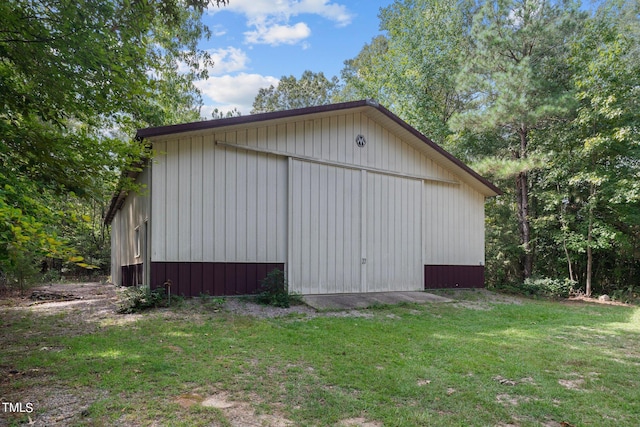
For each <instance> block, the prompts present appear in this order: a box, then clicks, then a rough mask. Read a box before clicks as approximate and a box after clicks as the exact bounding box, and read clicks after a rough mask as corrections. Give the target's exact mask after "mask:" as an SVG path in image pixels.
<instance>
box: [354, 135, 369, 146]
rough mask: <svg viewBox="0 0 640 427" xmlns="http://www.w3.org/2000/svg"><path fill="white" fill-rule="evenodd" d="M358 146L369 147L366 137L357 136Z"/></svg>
mask: <svg viewBox="0 0 640 427" xmlns="http://www.w3.org/2000/svg"><path fill="white" fill-rule="evenodd" d="M356 145H357V146H358V147H364V146H365V145H367V139H366V138H365V137H364V135H358V136H356Z"/></svg>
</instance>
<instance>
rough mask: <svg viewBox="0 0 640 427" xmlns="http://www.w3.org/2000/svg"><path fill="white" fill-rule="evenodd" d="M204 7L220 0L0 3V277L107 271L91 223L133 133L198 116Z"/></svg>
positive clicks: (97, 218)
mask: <svg viewBox="0 0 640 427" xmlns="http://www.w3.org/2000/svg"><path fill="white" fill-rule="evenodd" d="M209 3H213V4H214V5H215V4H217V5H218V6H220V5H224V4H226V1H225V0H212V1H208V0H168V1H167V0H163V1H143V2H129V1H123V0H106V1H105V0H73V1H71V0H38V1H30V0H29V1H27V0H5V1H3V2H1V3H0V97H1V98H0V102H1V103H2V109H1V110H0V164H1V165H2V166H1V168H0V273H1V276H2V277H1V279H2V280H3V281H7V280H11V281H17V282H18V283H19V284H20V285H22V284H23V282H24V281H25V279H26V278H27V277H29V276H32V275H33V274H34V273H35V272H37V271H38V270H39V269H41V268H42V266H41V262H42V261H43V260H45V259H50V260H51V259H58V260H61V261H64V262H67V263H69V268H74V267H79V268H82V269H86V268H101V269H102V270H106V267H108V265H107V264H108V253H109V240H108V233H107V232H106V230H105V229H104V225H103V224H102V221H101V217H102V214H103V212H104V210H105V207H106V204H107V203H108V200H109V198H110V195H111V194H112V193H113V191H114V188H115V185H116V182H117V181H118V177H119V176H120V174H121V172H122V171H123V170H125V167H126V165H127V164H130V163H131V160H135V159H139V158H140V157H141V156H142V155H144V153H143V151H144V147H141V146H140V144H138V143H136V142H134V141H133V140H132V138H131V136H132V135H133V134H134V132H135V129H136V128H139V127H145V126H152V125H163V124H170V123H176V122H182V121H194V120H199V118H200V117H199V106H200V96H199V94H198V92H197V91H196V90H195V88H194V87H193V81H194V80H195V79H197V78H202V77H205V76H206V68H204V69H203V65H206V64H207V63H208V62H209V59H210V58H209V57H208V55H207V54H206V52H202V51H199V50H198V49H197V42H198V40H200V39H201V38H202V37H206V36H208V31H209V30H208V29H207V28H206V27H205V26H204V25H203V24H202V21H201V19H200V18H201V15H202V13H203V11H204V9H205V8H206V7H207V6H208V5H209ZM185 65H186V67H185ZM179 67H180V68H179ZM184 68H187V69H189V70H190V71H188V72H184V71H183V69H184ZM179 70H180V71H179Z"/></svg>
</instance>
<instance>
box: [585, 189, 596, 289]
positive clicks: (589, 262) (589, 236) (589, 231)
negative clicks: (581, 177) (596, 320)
mask: <svg viewBox="0 0 640 427" xmlns="http://www.w3.org/2000/svg"><path fill="white" fill-rule="evenodd" d="M590 193H591V194H590V196H591V197H589V228H588V229H587V284H586V287H585V291H584V293H585V295H586V296H588V297H590V296H591V276H592V272H593V249H592V248H591V246H592V242H593V203H594V200H593V197H594V196H595V195H596V190H595V185H593V184H591V191H590Z"/></svg>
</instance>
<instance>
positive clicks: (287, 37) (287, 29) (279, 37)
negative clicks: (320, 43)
mask: <svg viewBox="0 0 640 427" xmlns="http://www.w3.org/2000/svg"><path fill="white" fill-rule="evenodd" d="M244 35H245V40H246V42H247V43H249V44H268V45H271V46H278V45H280V44H296V43H298V42H299V41H301V40H304V39H306V38H307V37H309V36H310V35H311V29H310V28H309V26H308V25H307V24H305V23H304V22H298V23H297V24H295V25H279V24H274V25H271V26H269V25H264V24H257V25H256V30H255V31H247V32H245V33H244Z"/></svg>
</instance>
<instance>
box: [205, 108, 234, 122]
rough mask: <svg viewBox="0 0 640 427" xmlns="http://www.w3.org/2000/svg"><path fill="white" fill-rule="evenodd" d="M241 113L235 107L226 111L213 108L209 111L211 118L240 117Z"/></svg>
mask: <svg viewBox="0 0 640 427" xmlns="http://www.w3.org/2000/svg"><path fill="white" fill-rule="evenodd" d="M241 115H242V113H241V112H240V110H238V109H237V108H235V107H234V108H233V109H232V110H229V111H227V112H226V113H224V112H222V111H220V110H218V109H217V108H214V109H213V111H212V112H211V118H212V119H214V120H215V119H227V118H229V117H240V116H241Z"/></svg>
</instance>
